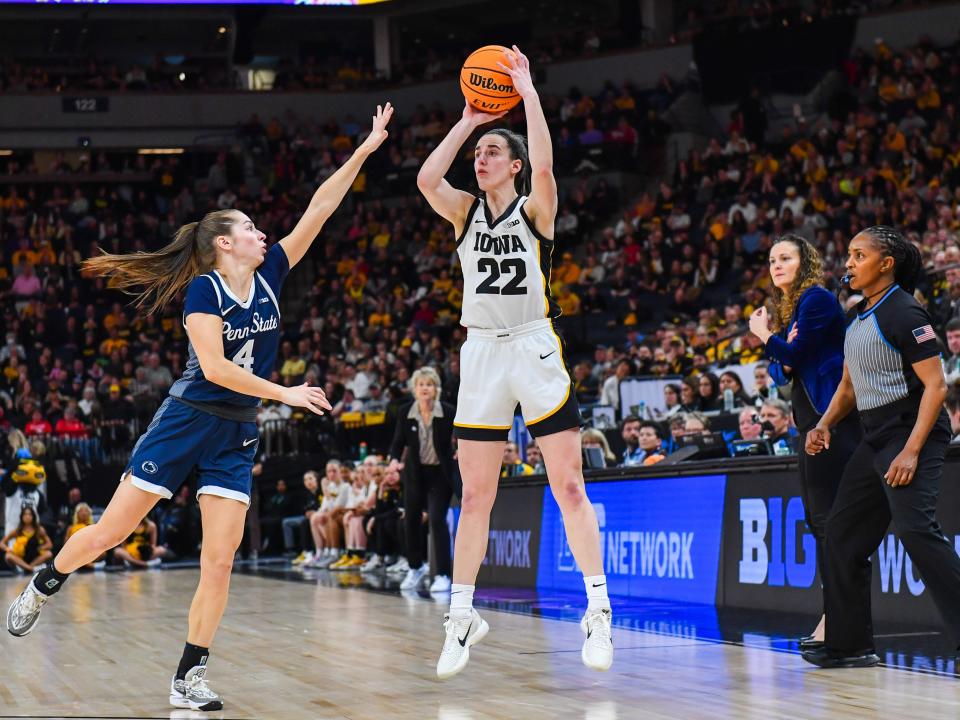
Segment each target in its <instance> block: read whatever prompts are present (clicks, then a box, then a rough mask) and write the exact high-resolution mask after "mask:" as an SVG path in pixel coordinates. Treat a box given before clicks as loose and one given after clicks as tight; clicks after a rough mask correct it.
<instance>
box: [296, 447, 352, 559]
mask: <svg viewBox="0 0 960 720" xmlns="http://www.w3.org/2000/svg"><path fill="white" fill-rule="evenodd" d="M348 473H349V470H348V469H347V468H346V467H345V466H343V465H342V464H341V463H340V461H339V460H328V461H327V466H326V469H325V471H324V478H323V484H322V486H321V491H322V495H323V499H322V500H321V501H320V508H319V509H318V510H317V512H315V513H314V514H313V515H311V516H310V532H311V534H312V535H313V547H314V552H313V559H312V560H309V561H308V562H306V563H304V564H305V565H306V567H312V568H319V567H326V566H327V565H329V564H330V563H333V562H336V561H337V560H338V559H339V558H340V546H339V545H334V544H333V543H332V542H331V540H330V539H329V538H330V528H329V525H330V523H332V522H333V517H334V513H335V512H336V511H337V510H338V509H340V508H342V507H345V506H346V504H347V500H348V496H349V492H350V483H349V482H347V477H349V475H348Z"/></svg>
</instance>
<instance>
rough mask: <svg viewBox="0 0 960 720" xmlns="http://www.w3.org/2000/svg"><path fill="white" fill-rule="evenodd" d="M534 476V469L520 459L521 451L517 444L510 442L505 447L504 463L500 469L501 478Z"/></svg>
mask: <svg viewBox="0 0 960 720" xmlns="http://www.w3.org/2000/svg"><path fill="white" fill-rule="evenodd" d="M522 475H533V468H532V467H530V466H529V465H527V463H525V462H523V461H522V460H521V459H520V451H519V450H518V448H517V444H516V443H515V442H508V443H507V444H506V445H504V446H503V463H502V465H501V467H500V477H502V478H505V477H519V476H522Z"/></svg>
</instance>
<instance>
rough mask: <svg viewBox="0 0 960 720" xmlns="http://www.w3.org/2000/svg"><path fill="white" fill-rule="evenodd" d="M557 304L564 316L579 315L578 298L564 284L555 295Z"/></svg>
mask: <svg viewBox="0 0 960 720" xmlns="http://www.w3.org/2000/svg"><path fill="white" fill-rule="evenodd" d="M557 304H558V305H559V306H560V309H561V310H562V311H563V314H564V315H579V314H580V296H579V295H577V294H576V293H575V292H573V290H571V289H570V286H569V285H567V284H565V283H564V284H562V285H560V291H559V292H558V293H557Z"/></svg>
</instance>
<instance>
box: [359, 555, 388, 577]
mask: <svg viewBox="0 0 960 720" xmlns="http://www.w3.org/2000/svg"><path fill="white" fill-rule="evenodd" d="M382 567H383V562H382V561H381V560H380V556H379V555H377V554H376V553H374V554H373V555H371V556H370V559H369V560H367V561H366V562H365V563H364V564H363V565H361V566H360V572H362V573H368V572H376V571H377V570H380V569H381V568H382Z"/></svg>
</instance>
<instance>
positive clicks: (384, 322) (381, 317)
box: [367, 300, 393, 328]
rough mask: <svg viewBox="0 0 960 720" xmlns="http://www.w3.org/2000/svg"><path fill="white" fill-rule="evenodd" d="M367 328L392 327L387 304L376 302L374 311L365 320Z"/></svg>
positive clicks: (391, 318)
mask: <svg viewBox="0 0 960 720" xmlns="http://www.w3.org/2000/svg"><path fill="white" fill-rule="evenodd" d="M367 327H371V328H375V327H384V328H388V327H393V316H391V315H390V312H389V310H387V304H386V303H385V302H384V301H383V300H377V303H376V305H375V307H374V311H373V312H372V313H370V316H369V317H368V318H367Z"/></svg>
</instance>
